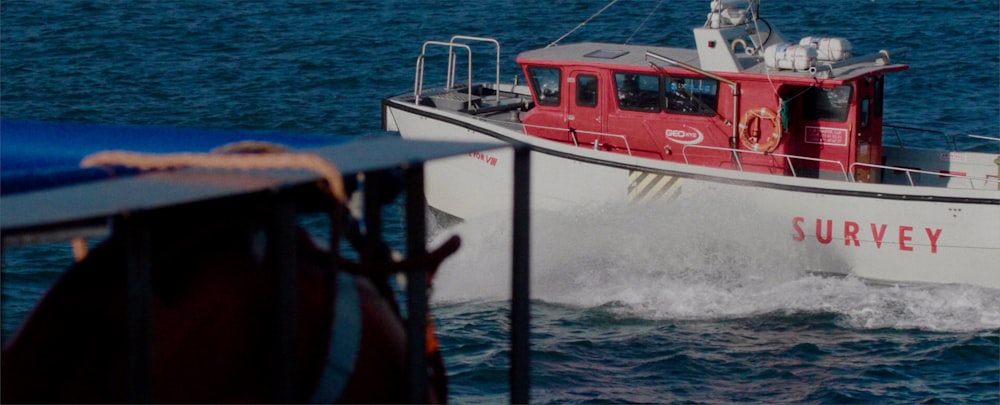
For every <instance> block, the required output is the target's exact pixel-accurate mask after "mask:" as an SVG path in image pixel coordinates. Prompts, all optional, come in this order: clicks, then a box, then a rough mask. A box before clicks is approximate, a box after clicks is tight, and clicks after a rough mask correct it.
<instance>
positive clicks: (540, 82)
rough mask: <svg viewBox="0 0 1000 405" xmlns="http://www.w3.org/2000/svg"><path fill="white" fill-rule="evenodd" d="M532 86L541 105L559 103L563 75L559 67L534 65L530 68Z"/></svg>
mask: <svg viewBox="0 0 1000 405" xmlns="http://www.w3.org/2000/svg"><path fill="white" fill-rule="evenodd" d="M528 75H529V76H531V87H532V88H533V89H534V90H535V97H536V98H537V99H538V104H540V105H559V84H560V83H561V81H562V75H561V74H560V73H559V68H548V67H538V66H533V67H529V68H528Z"/></svg>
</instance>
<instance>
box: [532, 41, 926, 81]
mask: <svg viewBox="0 0 1000 405" xmlns="http://www.w3.org/2000/svg"><path fill="white" fill-rule="evenodd" d="M646 52H652V53H655V54H657V55H660V56H664V57H667V58H670V59H673V60H676V61H679V62H682V63H686V64H688V65H691V66H694V67H696V68H699V69H702V68H703V67H702V63H701V60H700V59H699V54H698V50H697V49H691V48H676V47H665V46H653V45H625V44H613V43H600V42H581V43H573V44H566V45H558V46H552V47H548V48H540V49H534V50H530V51H526V52H522V53H521V54H519V55H518V57H517V61H518V63H521V64H537V65H549V66H553V65H557V66H567V65H580V66H584V65H586V66H600V67H606V68H612V69H642V70H645V69H648V68H649V67H650V66H651V62H650V60H649V59H647V58H646ZM736 57H737V60H739V61H740V63H741V64H742V65H743V69H742V70H741V72H739V73H731V72H712V73H716V74H719V75H720V76H723V77H732V78H746V77H754V76H757V77H762V78H764V77H771V78H774V77H779V78H781V79H782V80H783V81H785V82H802V83H808V84H815V83H816V81H817V80H821V81H824V82H827V81H829V82H830V84H838V83H842V82H847V81H851V80H852V79H854V78H857V77H861V76H867V75H870V74H874V73H877V72H896V71H902V70H906V69H908V68H909V66H907V65H905V64H886V65H879V64H876V63H870V62H869V63H862V62H858V63H852V64H846V65H844V66H838V67H835V68H833V69H832V72H831V73H832V74H831V75H830V76H832V78H829V79H818V78H817V77H816V76H815V75H814V74H812V73H810V72H809V71H793V70H775V69H768V68H767V66H766V65H765V63H764V61H763V59H762V58H759V57H756V56H752V55H737V56H736ZM654 62H655V63H656V66H659V67H661V68H666V69H671V70H672V71H673V70H675V69H679V70H683V69H682V68H680V67H675V66H670V65H669V64H667V63H665V62H660V61H654ZM706 70H709V71H711V70H710V69H706Z"/></svg>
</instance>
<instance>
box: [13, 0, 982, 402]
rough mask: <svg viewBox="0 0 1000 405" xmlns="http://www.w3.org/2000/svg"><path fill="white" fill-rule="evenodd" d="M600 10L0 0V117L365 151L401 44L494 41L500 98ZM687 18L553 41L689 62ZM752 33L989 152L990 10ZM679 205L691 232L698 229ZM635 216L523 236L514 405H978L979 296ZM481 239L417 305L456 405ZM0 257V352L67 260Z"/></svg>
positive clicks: (479, 292) (480, 301)
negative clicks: (524, 272) (529, 274)
mask: <svg viewBox="0 0 1000 405" xmlns="http://www.w3.org/2000/svg"><path fill="white" fill-rule="evenodd" d="M605 4H606V2H595V1H560V2H516V1H511V0H500V1H489V2H469V1H441V2H433V3H430V2H414V1H402V0H384V1H379V2H352V1H331V2H319V1H293V0H284V1H273V2H231V1H193V0H191V1H172V2H145V1H140V2H120V1H112V0H87V1H84V0H67V1H43V2H35V1H17V0H9V1H3V2H2V3H0V114H2V116H3V118H4V119H26V120H44V121H60V122H90V123H120V124H139V125H158V126H159V125H163V126H179V127H193V128H218V129H251V130H259V129H263V130H283V131H289V132H304V133H326V134H331V135H347V136H358V137H365V136H381V135H384V132H383V131H382V130H381V128H380V124H381V120H380V118H381V116H380V110H379V108H380V107H379V103H380V100H381V98H383V97H386V96H389V95H393V94H397V93H402V92H407V91H412V86H413V72H414V63H415V58H416V56H417V54H418V53H419V49H420V45H421V44H422V42H423V40H425V39H446V38H448V37H450V36H451V35H453V34H465V35H478V36H492V37H495V38H497V39H499V40H500V42H501V44H502V45H503V55H502V76H503V78H504V79H505V80H509V79H510V78H513V77H514V76H515V75H517V74H518V70H517V65H516V63H515V62H514V58H515V56H516V54H517V53H518V52H520V51H523V50H527V49H531V48H536V47H541V46H545V45H547V44H548V43H550V42H552V41H553V40H555V39H556V38H559V37H560V36H561V35H563V34H564V33H566V32H568V31H570V30H571V29H573V28H574V27H577V25H578V24H579V23H580V22H582V21H584V20H586V19H587V18H588V17H590V16H591V15H592V14H594V13H595V12H596V11H598V10H599V9H601V8H602V7H603V6H604V5H605ZM707 12H708V2H707V1H660V2H651V1H637V0H623V1H619V2H618V3H617V4H615V5H614V6H612V7H610V8H608V9H607V11H605V12H604V13H603V14H602V15H600V16H598V17H597V18H595V19H594V20H592V21H590V22H589V23H587V24H586V25H585V26H583V27H581V28H580V29H579V30H578V31H576V32H574V33H573V34H572V35H570V36H569V37H567V38H566V39H564V40H563V42H575V41H609V42H619V43H620V42H624V41H627V40H630V41H631V42H633V43H659V44H665V45H670V46H684V47H690V46H692V45H693V39H692V37H691V34H690V29H691V28H692V27H695V26H700V25H701V24H702V23H703V22H704V19H705V15H706V14H707ZM762 16H763V17H764V18H765V19H767V21H768V22H770V23H771V24H772V25H773V26H775V27H778V28H779V29H780V30H781V31H782V32H783V33H784V34H785V35H786V36H787V37H790V38H801V37H804V36H808V35H824V36H842V37H846V38H848V39H849V40H850V41H851V42H852V44H853V45H854V49H855V53H857V54H869V53H873V52H876V51H878V50H879V49H883V48H895V47H902V46H905V47H909V48H910V52H909V54H908V55H906V56H905V57H903V58H902V60H903V61H904V62H906V63H909V64H910V65H911V69H910V70H909V71H906V72H903V73H899V74H896V75H893V76H891V77H890V78H889V80H888V82H887V88H886V93H887V98H888V101H887V104H886V106H885V115H886V119H887V121H889V122H892V123H898V124H903V125H908V126H917V127H921V128H928V129H935V130H942V131H946V132H948V133H953V134H980V135H986V136H992V137H997V136H1000V119H998V117H1000V4H998V1H997V0H972V1H962V2H952V1H942V0H841V1H816V2H802V1H797V0H776V1H768V0H764V4H763V5H762ZM640 25H641V26H642V27H641V29H638V30H637V28H638V27H639V26H640ZM481 77H483V78H486V77H491V76H486V75H483V76H481ZM443 80H444V78H443V77H442V78H441V81H442V82H443ZM521 82H522V83H523V77H522V78H521ZM907 142H908V144H915V145H925V146H944V145H946V144H947V142H948V141H947V140H946V139H943V138H941V137H937V136H932V135H927V136H919V137H917V138H916V139H912V140H909V141H907ZM958 142H959V145H960V146H961V147H964V148H971V147H981V144H982V141H978V140H966V139H962V140H959V141H958ZM2 147H3V145H2V133H0V148H2ZM0 209H2V207H0ZM687 209H688V210H689V212H691V215H690V217H692V218H703V219H706V220H704V221H702V222H700V223H699V224H698V225H699V226H700V227H701V228H703V229H711V226H712V224H713V222H712V221H713V220H722V219H717V217H718V216H717V215H715V213H714V212H713V211H712V208H711V207H710V206H708V207H706V206H690V207H687ZM636 218H637V216H636V213H635V212H625V211H624V210H622V211H620V212H619V211H611V212H599V213H595V212H583V213H573V214H565V215H557V214H551V213H549V214H546V215H536V216H534V217H533V220H534V221H536V224H542V225H544V226H542V227H540V229H542V230H541V231H537V232H536V234H535V235H533V238H534V245H533V251H534V252H536V253H535V255H533V263H532V264H533V269H532V270H533V279H532V281H533V286H532V288H533V290H532V292H533V301H532V303H533V312H532V315H533V324H532V326H533V331H532V332H533V333H532V349H533V353H532V362H533V363H532V365H533V368H532V386H533V390H532V399H533V401H535V402H543V403H550V402H557V403H563V402H570V403H608V402H611V403H620V402H639V403H641V402H651V403H663V402H681V403H719V402H722V403H729V402H768V403H844V402H866V403H867V402H879V403H886V402H888V403H915V402H928V403H992V404H995V403H998V402H1000V291H997V290H989V289H982V288H975V287H969V286H913V285H872V284H867V283H864V282H862V281H859V280H856V279H853V278H845V279H830V278H821V277H816V276H811V275H808V274H804V273H802V272H801V271H800V269H796V268H795V266H794V263H789V262H788V261H787V260H784V259H786V258H783V257H775V256H774V255H764V254H761V253H758V250H757V249H755V246H756V244H760V243H768V242H769V241H758V240H756V238H755V237H754V236H755V235H754V234H753V232H751V231H747V232H745V233H742V234H741V233H737V234H732V235H712V234H710V233H702V232H701V231H697V229H699V227H687V228H681V227H676V224H675V223H674V222H671V221H668V220H667V219H662V220H659V219H656V217H655V216H653V214H652V213H651V212H650V213H646V214H645V215H644V216H641V218H639V219H641V220H639V219H636ZM650 218H653V219H650ZM504 220H505V219H504V218H479V219H476V220H470V221H467V222H466V223H464V224H461V225H459V226H457V227H456V228H454V229H451V230H442V231H441V234H442V235H444V234H448V233H450V232H459V233H460V234H461V235H462V236H463V238H464V241H465V243H464V245H463V249H462V251H461V252H460V253H459V254H458V255H457V256H456V257H455V258H453V259H450V260H449V261H448V262H447V263H446V266H445V267H444V268H443V269H442V271H441V273H440V275H439V279H438V282H437V285H436V287H435V292H434V297H433V299H434V307H433V309H434V311H435V314H436V317H437V319H438V325H439V331H440V333H441V335H442V339H441V340H442V346H443V350H444V355H445V359H446V363H447V366H448V368H449V371H450V375H451V387H450V394H451V399H452V400H453V401H454V402H457V403H494V402H501V401H504V400H506V398H507V396H506V395H507V394H506V392H507V365H508V363H507V355H508V354H509V345H508V337H507V327H508V323H507V322H508V321H507V312H506V311H507V307H508V304H507V301H506V299H507V298H508V295H507V294H508V293H507V286H508V285H509V279H508V278H507V277H508V276H507V274H506V272H507V269H508V268H509V265H508V263H509V260H510V259H509V257H507V256H508V254H507V252H509V248H507V246H508V245H505V244H503V243H497V241H503V240H505V239H506V237H508V236H509V229H508V228H507V225H505V223H504ZM673 229H685V232H684V233H681V232H677V231H673ZM691 229H695V230H693V231H692V230H691ZM706 232H707V231H706ZM391 236H392V237H394V242H395V243H397V244H398V243H399V241H400V240H401V235H399V234H398V232H396V233H394V234H391ZM707 237H711V240H710V243H700V244H698V243H693V241H697V240H701V241H704V240H706V238H707ZM2 260H3V276H2V280H0V281H2V333H3V339H4V341H6V340H7V339H8V338H9V337H10V335H11V334H12V333H13V332H14V330H15V329H16V328H17V326H18V325H19V324H20V322H21V321H22V320H23V319H24V317H25V316H26V315H27V313H28V311H30V308H31V305H32V303H33V302H34V301H35V300H37V299H38V298H39V297H40V296H41V294H43V292H44V291H45V289H46V288H47V287H48V286H49V285H51V283H52V282H54V280H55V279H56V278H57V277H58V276H59V274H60V273H61V271H62V270H63V269H65V268H66V266H67V265H68V264H69V263H70V262H71V258H70V252H69V247H68V245H67V244H48V245H42V246H33V247H9V248H6V249H4V251H3V256H2ZM998 262H1000V261H998ZM941 270H942V271H947V269H941ZM81 333H86V331H81Z"/></svg>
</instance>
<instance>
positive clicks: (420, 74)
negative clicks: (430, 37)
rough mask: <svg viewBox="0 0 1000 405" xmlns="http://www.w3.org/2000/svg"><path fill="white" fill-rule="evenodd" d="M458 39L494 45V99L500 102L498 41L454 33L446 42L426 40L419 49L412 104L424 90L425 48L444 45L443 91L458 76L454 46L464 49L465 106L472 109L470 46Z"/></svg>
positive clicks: (453, 83) (449, 86)
mask: <svg viewBox="0 0 1000 405" xmlns="http://www.w3.org/2000/svg"><path fill="white" fill-rule="evenodd" d="M459 41H471V42H488V43H492V44H494V45H495V46H496V89H497V90H496V91H497V93H496V101H497V103H499V102H500V92H499V89H500V42H499V41H497V40H496V39H493V38H485V37H473V36H467V35H455V36H452V37H451V39H450V40H449V41H448V42H443V41H426V42H424V45H423V47H422V48H421V50H420V56H418V57H417V65H416V72H415V73H414V77H413V98H414V104H420V96H421V95H422V94H423V90H424V67H425V63H426V59H427V48H428V47H429V46H432V45H435V46H444V47H447V48H448V73H447V77H446V79H445V91H449V90H451V89H452V88H454V87H455V79H456V77H457V76H458V72H457V70H456V69H457V61H458V58H457V55H456V54H455V48H460V49H465V51H466V53H467V54H468V66H467V70H468V73H467V78H466V82H467V87H468V88H467V92H468V100H467V102H466V108H468V109H470V110H471V109H472V48H471V47H470V46H469V45H468V44H465V43H462V42H459Z"/></svg>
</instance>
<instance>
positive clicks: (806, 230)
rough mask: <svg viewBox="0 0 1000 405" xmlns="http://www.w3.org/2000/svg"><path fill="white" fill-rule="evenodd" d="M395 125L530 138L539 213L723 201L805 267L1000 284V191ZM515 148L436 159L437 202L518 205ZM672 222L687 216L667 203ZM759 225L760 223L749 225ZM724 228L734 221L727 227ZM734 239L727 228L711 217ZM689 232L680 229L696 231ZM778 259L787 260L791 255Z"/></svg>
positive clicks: (406, 111) (462, 213)
mask: <svg viewBox="0 0 1000 405" xmlns="http://www.w3.org/2000/svg"><path fill="white" fill-rule="evenodd" d="M385 108H386V111H385V114H386V121H387V123H386V127H387V129H390V130H398V131H399V132H400V134H401V135H402V136H403V137H404V138H407V139H424V140H446V141H475V142H523V143H526V144H529V145H530V147H531V155H530V156H531V173H532V177H531V205H532V209H533V211H535V212H538V211H544V210H557V211H564V210H567V209H579V208H580V207H586V206H600V205H606V204H620V203H623V202H626V201H632V202H644V201H647V200H653V199H659V200H663V199H672V198H680V199H691V198H703V199H705V200H704V203H705V204H710V203H711V202H712V201H714V200H717V199H719V198H729V199H732V200H733V201H735V203H734V204H731V205H735V206H737V207H744V208H745V209H720V211H719V212H718V214H719V215H722V216H740V218H741V221H737V222H738V223H739V224H740V225H741V226H746V225H747V224H748V223H749V224H750V226H754V227H755V228H758V229H760V230H761V233H760V235H759V237H758V238H756V239H755V240H748V241H746V243H748V244H760V245H761V246H762V249H766V246H767V245H768V244H773V243H778V242H780V244H781V245H782V246H785V245H787V244H791V245H792V246H796V247H799V248H801V249H798V251H800V252H806V253H804V254H799V253H794V254H793V253H791V252H787V253H788V254H789V258H788V260H790V261H794V262H795V264H794V265H795V266H796V267H800V268H802V269H803V270H805V271H817V272H829V273H849V274H853V275H856V276H859V277H863V278H868V279H874V280H882V281H890V282H897V281H898V282H928V283H965V284H973V285H979V286H985V287H989V288H1000V193H998V192H997V191H990V190H968V189H966V190H956V189H946V188H931V187H909V186H895V185H880V184H865V183H852V182H845V181H831V180H817V179H804V178H794V177H785V176H773V175H766V174H757V173H742V172H738V171H731V170H724V169H714V168H706V167H698V166H689V165H683V164H677V163H671V162H663V161H657V160H649V159H641V158H634V157H630V156H625V155H620V154H611V153H606V152H599V151H593V150H590V149H587V148H579V147H574V146H572V145H563V144H559V143H555V142H551V141H546V140H544V139H539V138H534V137H529V136H526V135H523V134H521V133H519V132H517V131H514V130H511V129H509V128H505V127H503V126H501V125H498V124H494V123H489V122H486V121H483V120H477V119H476V118H475V117H469V116H466V115H460V114H452V113H448V112H442V111H439V110H435V109H433V108H429V107H423V106H416V105H412V104H409V105H406V104H401V103H399V102H397V101H393V100H388V101H387V102H386V104H385ZM512 173H513V153H512V151H511V150H509V149H503V150H501V151H500V152H496V153H491V154H473V155H469V156H461V157H456V158H451V159H447V160H442V161H438V162H431V163H428V165H427V167H426V168H425V176H426V180H425V181H426V193H427V200H428V204H429V205H430V206H432V207H434V208H436V209H438V210H441V211H444V212H446V213H448V214H451V215H454V216H456V217H459V218H466V219H468V218H473V217H477V216H481V215H485V214H488V213H491V212H495V211H500V210H509V209H510V207H511V204H512V203H511V202H512V196H511V194H510V192H511V191H510V190H511V189H512V187H511V185H512V177H511V176H512ZM664 207H665V209H664V214H665V215H684V214H683V213H677V212H673V211H672V210H670V209H669V207H670V204H669V203H668V204H665V205H664ZM748 221H749V222H748ZM723 222H724V221H723ZM712 223H713V224H716V225H713V226H717V227H718V228H720V229H719V230H718V231H719V232H725V231H726V229H724V228H725V227H726V226H725V225H724V224H723V225H719V224H718V221H714V222H712ZM686 231H687V230H685V229H678V232H686ZM771 254H784V253H782V252H780V251H778V252H771Z"/></svg>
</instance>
